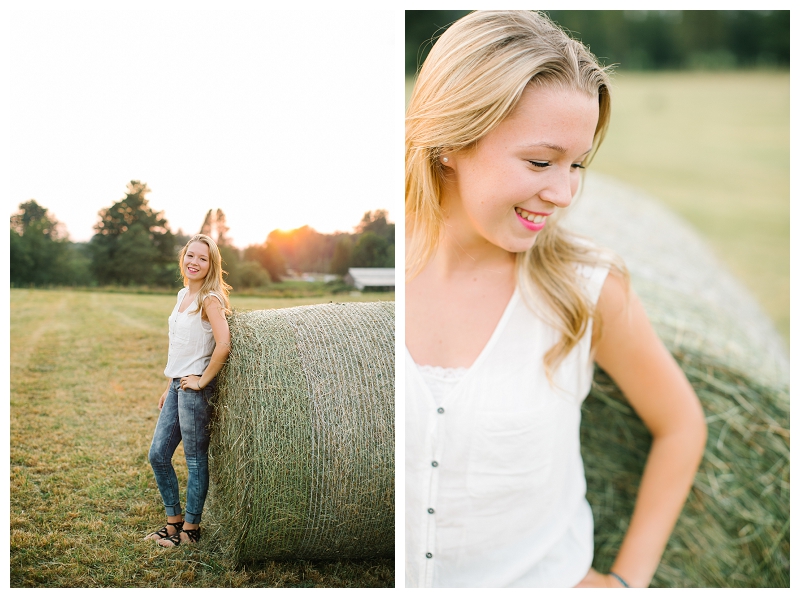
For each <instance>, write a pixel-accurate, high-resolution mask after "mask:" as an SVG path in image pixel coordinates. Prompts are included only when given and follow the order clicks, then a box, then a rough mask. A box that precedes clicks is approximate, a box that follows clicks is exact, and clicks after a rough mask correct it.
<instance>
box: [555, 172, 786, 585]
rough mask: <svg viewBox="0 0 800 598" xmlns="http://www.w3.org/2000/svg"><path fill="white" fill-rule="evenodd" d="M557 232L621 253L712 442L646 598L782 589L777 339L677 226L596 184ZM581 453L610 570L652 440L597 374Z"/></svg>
mask: <svg viewBox="0 0 800 598" xmlns="http://www.w3.org/2000/svg"><path fill="white" fill-rule="evenodd" d="M565 224H566V226H568V227H569V228H571V229H573V230H575V231H576V232H579V233H583V234H585V235H587V236H589V237H591V238H593V239H594V240H595V242H597V243H598V244H600V245H603V246H606V247H609V248H611V249H613V250H615V251H616V252H617V253H619V254H620V255H621V256H622V257H623V258H624V259H625V261H626V264H627V265H628V268H629V270H630V273H631V284H632V286H633V288H634V290H635V291H636V293H637V294H638V295H639V297H640V298H641V300H642V303H643V304H644V307H645V309H646V310H647V313H648V315H649V317H650V319H651V321H652V322H653V324H654V327H655V328H656V330H657V332H658V333H659V336H660V337H661V339H662V341H663V342H664V344H665V345H666V346H667V348H668V349H669V350H670V351H671V352H672V354H673V355H674V357H675V358H676V360H677V361H678V363H679V364H680V365H681V367H682V369H683V371H684V373H685V374H686V375H687V377H688V378H689V381H690V382H691V383H692V385H693V387H694V389H695V392H697V395H698V397H699V398H700V401H701V402H702V404H703V409H704V411H705V414H706V421H707V423H708V432H709V438H708V443H707V445H706V450H705V454H704V458H703V461H702V463H701V465H700V469H699V471H698V473H697V476H696V477H695V481H694V485H693V487H692V490H691V492H690V494H689V498H688V500H687V503H686V505H685V507H684V509H683V512H682V514H681V517H680V519H679V520H678V524H677V525H676V528H675V531H674V532H673V534H672V536H671V538H670V540H669V544H668V545H667V549H666V551H665V553H664V557H663V559H662V561H661V564H660V566H659V568H658V570H657V571H656V574H655V577H654V579H653V582H652V584H651V585H652V586H655V587H788V586H789V376H788V371H789V368H788V358H787V356H786V350H785V348H784V343H783V340H782V339H781V338H780V336H779V335H778V334H777V332H776V331H775V330H774V327H773V326H772V324H771V322H770V321H769V319H768V318H767V317H766V316H765V315H764V313H763V312H762V311H761V309H760V308H759V306H758V304H757V303H756V302H755V301H754V300H753V299H752V297H751V296H750V294H749V293H748V292H747V291H746V290H745V289H744V287H743V286H742V285H741V284H740V283H738V282H737V281H736V280H735V279H734V278H733V277H732V276H731V275H730V274H728V273H727V271H726V269H725V268H724V267H723V266H722V265H721V264H720V263H719V261H718V260H717V259H715V258H714V256H713V254H712V252H711V250H710V249H709V248H708V247H707V246H706V245H705V244H704V243H703V242H702V241H701V240H700V239H699V237H698V236H697V234H696V233H694V232H693V231H692V230H691V229H690V228H689V227H688V226H687V225H686V224H684V223H683V222H682V221H681V220H680V219H679V218H678V217H676V216H675V215H674V214H672V213H670V212H669V211H668V210H667V209H665V208H664V207H662V206H661V205H659V204H658V203H657V202H655V201H654V200H651V199H649V198H648V197H646V196H644V195H643V194H642V193H640V192H638V191H635V190H633V189H630V188H628V187H625V186H623V185H621V184H619V183H616V182H615V181H613V180H611V179H608V178H605V177H602V176H599V175H597V174H595V173H593V174H592V175H591V176H589V177H587V179H586V183H585V187H584V190H583V192H582V194H581V197H580V198H579V199H578V200H577V202H576V205H575V209H574V211H573V213H571V214H570V215H569V217H568V218H567V219H566V220H565ZM594 382H595V383H594V387H593V390H592V392H591V394H590V396H589V397H588V398H587V400H586V403H585V404H584V409H583V421H582V424H581V442H582V450H583V457H584V462H585V466H586V478H587V486H588V489H587V496H588V499H589V502H590V503H591V505H592V510H593V512H594V517H595V567H597V568H599V569H601V570H608V568H609V567H610V566H611V564H612V562H613V560H614V558H615V556H616V554H617V551H618V550H619V547H620V544H621V542H622V537H623V535H624V533H625V531H626V529H627V527H628V523H629V522H630V516H631V514H632V511H633V505H634V501H635V498H636V491H637V488H638V486H639V482H640V479H641V472H642V469H643V467H644V462H645V458H646V455H647V451H648V450H649V446H650V440H651V439H650V435H649V433H648V432H647V430H646V428H645V427H644V425H643V424H642V422H641V420H640V419H639V418H638V417H637V416H636V415H635V413H634V412H633V410H632V409H631V408H630V406H629V405H628V404H627V402H626V400H625V398H624V397H623V395H622V393H621V392H620V391H619V389H618V388H617V387H616V385H615V384H614V383H613V381H611V379H610V378H609V377H608V376H607V375H606V374H605V373H604V372H603V371H602V370H599V369H598V370H597V371H596V374H595V381H594Z"/></svg>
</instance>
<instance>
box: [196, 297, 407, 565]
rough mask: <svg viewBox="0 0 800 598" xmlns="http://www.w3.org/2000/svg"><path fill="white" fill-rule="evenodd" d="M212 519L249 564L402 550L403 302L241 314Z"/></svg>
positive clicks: (219, 441) (214, 440)
mask: <svg viewBox="0 0 800 598" xmlns="http://www.w3.org/2000/svg"><path fill="white" fill-rule="evenodd" d="M229 325H230V329H231V354H230V356H229V358H228V363H227V365H226V366H225V369H224V370H223V372H222V373H221V374H220V385H219V391H218V393H217V396H216V398H215V399H214V405H213V406H214V418H213V430H212V436H211V447H210V449H209V458H210V463H209V467H210V471H211V486H210V488H209V514H210V516H209V520H211V521H213V524H214V525H213V527H214V528H215V529H214V532H215V533H214V535H215V537H216V539H217V540H218V541H219V542H221V543H223V547H224V549H225V550H226V552H227V553H228V554H230V555H231V556H232V557H233V558H234V559H235V560H236V561H238V562H240V563H241V562H247V561H261V560H267V559H287V558H304V559H345V558H371V557H378V556H388V555H391V554H393V551H394V355H395V347H394V303H393V302H380V303H343V304H323V305H310V306H304V307H293V308H288V309H276V310H265V311H252V312H234V313H233V314H232V315H231V316H230V318H229Z"/></svg>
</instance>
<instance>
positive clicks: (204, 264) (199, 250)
mask: <svg viewBox="0 0 800 598" xmlns="http://www.w3.org/2000/svg"><path fill="white" fill-rule="evenodd" d="M210 267H211V263H210V261H209V257H208V245H206V244H205V243H202V242H201V241H195V242H194V243H190V244H189V248H188V249H187V250H186V255H184V256H183V273H184V275H185V276H186V278H188V279H189V280H203V279H205V277H206V274H208V269H209V268H210Z"/></svg>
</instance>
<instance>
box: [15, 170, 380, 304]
mask: <svg viewBox="0 0 800 598" xmlns="http://www.w3.org/2000/svg"><path fill="white" fill-rule="evenodd" d="M149 192H150V189H149V188H148V187H147V184H146V183H142V182H140V181H131V182H130V183H129V184H128V186H127V192H126V194H125V197H124V198H122V199H120V200H119V201H117V202H115V203H114V204H113V205H111V206H110V207H107V208H103V209H102V210H100V212H99V213H98V221H97V223H96V224H95V226H94V232H95V234H94V236H93V237H92V239H91V240H90V241H89V242H87V243H76V242H72V241H70V239H69V235H68V234H67V232H66V230H65V228H64V226H63V224H62V223H60V222H58V220H56V219H55V217H54V216H53V215H52V214H50V212H49V211H48V210H47V208H45V207H44V206H41V205H39V203H38V202H37V201H36V200H34V199H31V200H29V201H26V202H23V203H21V204H20V205H19V210H18V211H17V212H16V213H15V214H14V215H12V216H11V231H10V241H11V247H10V274H11V284H12V286H50V285H65V286H97V285H101V286H106V285H113V286H129V285H141V286H152V287H175V286H176V285H178V284H182V282H181V278H180V271H179V269H178V265H177V256H178V252H179V251H180V249H181V248H182V247H183V246H184V245H185V244H186V243H187V241H188V240H189V239H190V238H191V236H192V235H191V234H187V233H184V232H183V231H182V230H178V231H177V232H173V231H172V230H171V229H170V227H169V224H168V222H167V220H166V218H165V216H164V214H163V212H155V211H154V210H153V209H152V208H151V207H150V205H149V202H148V199H147V194H148V193H149ZM197 232H201V233H205V234H208V235H209V236H210V237H212V238H213V239H214V240H215V241H216V242H217V245H218V246H219V249H220V253H221V255H222V260H223V269H224V270H225V271H226V274H225V279H226V282H228V284H230V285H231V286H232V287H233V288H234V289H247V288H257V287H264V286H267V285H269V284H270V283H275V282H280V281H282V280H283V279H285V278H286V277H287V276H289V275H291V274H294V275H299V274H302V273H305V272H315V273H333V274H339V275H343V274H345V273H347V270H348V268H350V267H363V268H375V267H391V268H393V267H394V224H393V223H390V222H388V220H387V212H386V210H375V211H371V212H367V213H366V214H364V217H363V218H362V220H361V222H360V223H359V224H358V225H357V226H356V227H355V229H354V232H352V233H341V232H337V233H333V234H323V233H319V232H317V231H315V230H314V229H313V228H311V227H310V226H303V227H301V228H298V229H295V230H291V231H281V230H273V231H272V232H270V233H269V234H268V235H267V238H266V240H265V241H264V243H261V244H256V245H250V246H248V247H245V248H244V249H239V248H237V247H235V246H234V245H233V243H232V242H231V239H230V237H229V228H228V225H227V222H226V217H225V213H224V212H223V211H222V209H216V210H213V209H212V210H209V211H208V212H207V213H206V216H205V219H204V221H203V223H202V225H201V226H200V228H199V230H198V231H197Z"/></svg>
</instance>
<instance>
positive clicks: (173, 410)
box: [149, 378, 217, 523]
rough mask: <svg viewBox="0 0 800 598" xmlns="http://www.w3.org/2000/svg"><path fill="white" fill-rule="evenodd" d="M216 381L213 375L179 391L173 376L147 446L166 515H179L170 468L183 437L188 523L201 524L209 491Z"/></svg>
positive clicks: (179, 504) (178, 385) (178, 382)
mask: <svg viewBox="0 0 800 598" xmlns="http://www.w3.org/2000/svg"><path fill="white" fill-rule="evenodd" d="M216 382H217V380H216V378H215V379H214V380H212V381H211V382H209V383H208V385H207V386H206V387H205V388H204V389H203V390H200V391H197V390H182V389H181V379H180V378H173V379H172V384H170V387H169V391H168V392H167V398H166V399H165V400H164V405H163V407H162V408H161V415H159V416H158V423H157V424H156V431H155V433H154V434H153V443H152V444H151V445H150V455H149V457H150V465H151V466H152V467H153V473H154V474H155V476H156V484H158V490H159V492H161V498H162V499H163V501H164V507H165V508H166V511H167V515H180V514H181V501H180V495H179V494H178V478H177V476H176V475H175V469H174V468H173V467H172V455H173V454H174V453H175V449H176V448H178V444H179V443H180V442H181V440H183V452H184V453H185V455H186V466H187V468H188V470H189V479H188V482H187V488H186V515H185V517H184V519H185V520H186V521H187V522H188V523H200V519H201V517H202V514H203V505H204V504H205V501H206V494H207V493H208V440H209V431H208V421H209V416H210V408H209V406H208V399H209V398H210V397H211V395H212V394H213V392H214V388H215V387H216Z"/></svg>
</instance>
